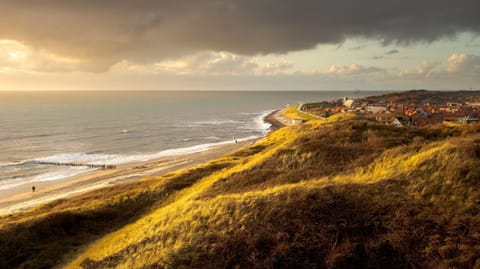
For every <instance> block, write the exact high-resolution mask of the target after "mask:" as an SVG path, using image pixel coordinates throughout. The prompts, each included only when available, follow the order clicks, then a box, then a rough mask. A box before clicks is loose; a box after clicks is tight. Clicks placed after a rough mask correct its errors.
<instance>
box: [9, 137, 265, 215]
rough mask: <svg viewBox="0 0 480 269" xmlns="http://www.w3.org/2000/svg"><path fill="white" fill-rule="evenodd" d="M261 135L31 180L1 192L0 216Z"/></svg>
mask: <svg viewBox="0 0 480 269" xmlns="http://www.w3.org/2000/svg"><path fill="white" fill-rule="evenodd" d="M259 139H262V137H259V138H255V139H249V140H244V141H239V142H238V143H235V142H233V141H232V143H228V144H226V145H222V146H218V147H214V148H210V149H207V150H204V151H200V152H195V153H187V154H180V155H176V156H171V157H162V158H158V159H152V160H149V161H145V162H135V163H129V164H123V165H119V166H118V167H117V168H116V169H111V170H95V171H90V172H86V173H84V174H80V175H77V176H73V177H68V178H65V179H61V180H55V181H45V182H37V183H35V187H36V189H37V190H36V191H35V192H34V193H33V192H32V191H31V189H30V187H31V186H30V185H27V184H25V185H22V186H19V187H14V188H11V189H8V190H6V191H3V193H2V194H1V195H0V215H6V214H11V213H15V212H22V211H26V210H29V209H32V208H34V207H37V206H40V205H44V204H46V203H49V202H53V201H55V200H58V199H65V198H68V197H72V196H75V195H79V194H82V193H86V192H89V191H93V190H97V189H100V188H103V187H107V186H113V185H117V184H122V183H128V182H134V181H137V180H141V179H143V178H148V177H155V176H161V175H165V174H167V173H169V172H173V171H176V170H180V169H184V168H189V167H194V166H196V165H199V164H202V163H206V162H208V161H211V160H214V159H217V158H220V157H222V156H225V155H227V154H229V153H232V152H234V151H236V150H239V149H241V148H243V147H245V146H248V145H250V144H252V143H255V142H256V141H258V140H259Z"/></svg>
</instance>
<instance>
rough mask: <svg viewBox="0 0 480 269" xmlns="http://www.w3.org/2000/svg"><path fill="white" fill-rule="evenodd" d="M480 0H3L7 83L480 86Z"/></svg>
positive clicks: (78, 86)
mask: <svg viewBox="0 0 480 269" xmlns="http://www.w3.org/2000/svg"><path fill="white" fill-rule="evenodd" d="M479 10H480V1H478V0H456V1H451V0H421V1H418V0H416V1H413V0H402V1H400V0H388V1H386V0H363V1H359V0H315V1H313V0H312V1H309V0H202V1H199V0H158V1H154V0H135V1H130V0H79V1H71V0H42V1H38V0H0V12H1V16H0V91H16V90H29V91H30V90H329V91H336V90H357V89H358V90H409V89H431V90H468V89H474V90H475V89H476V90H480V37H479V33H480V15H479V14H480V13H479Z"/></svg>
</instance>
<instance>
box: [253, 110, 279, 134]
mask: <svg viewBox="0 0 480 269" xmlns="http://www.w3.org/2000/svg"><path fill="white" fill-rule="evenodd" d="M273 111H275V110H268V111H264V112H263V113H262V114H261V115H259V116H257V117H255V118H254V119H253V121H254V123H255V128H256V129H257V130H258V131H260V132H262V134H266V133H267V132H268V130H269V129H270V127H272V124H270V123H268V122H266V121H265V117H266V116H268V115H269V114H270V113H272V112H273Z"/></svg>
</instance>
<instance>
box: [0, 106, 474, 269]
mask: <svg viewBox="0 0 480 269" xmlns="http://www.w3.org/2000/svg"><path fill="white" fill-rule="evenodd" d="M479 130H480V127H479V126H478V125H471V126H464V125H454V126H453V125H451V126H441V125H440V126H434V127H429V128H423V129H410V128H396V127H389V126H384V125H380V124H377V123H375V122H372V121H369V120H366V119H362V118H357V117H356V116H354V115H351V114H341V115H337V116H333V117H331V118H329V119H328V120H325V121H310V122H309V124H306V125H304V126H292V127H288V128H283V129H280V130H278V131H276V132H274V133H272V134H270V135H269V136H268V137H267V138H266V139H265V140H264V141H261V142H259V143H257V144H256V145H254V146H251V147H249V148H245V149H243V150H241V151H238V152H236V153H234V154H232V155H230V156H226V157H224V158H221V159H219V160H217V161H215V162H211V163H209V164H205V165H202V166H199V167H197V168H195V169H191V170H185V171H179V172H177V173H172V174H170V175H166V176H164V177H160V178H153V179H147V180H144V181H141V182H138V183H131V184H125V185H122V186H120V187H114V188H110V189H106V190H99V191H96V192H93V193H89V194H85V195H82V196H79V197H75V198H72V199H68V200H64V201H60V202H56V203H54V204H50V205H47V206H45V207H42V208H39V209H36V210H34V211H32V212H27V213H23V214H19V215H13V216H9V217H5V218H3V219H2V223H3V224H2V229H1V231H0V240H2V241H1V243H2V244H1V245H0V246H1V248H0V257H1V258H0V267H2V268H13V267H22V266H23V267H24V268H31V267H35V268H48V267H51V266H54V265H65V264H66V267H67V268H474V267H475V266H480V216H479V213H480V134H479ZM106 197H107V198H106ZM97 239H98V240H97ZM94 240H95V241H94ZM47 241H48V242H47ZM29 242H32V243H29ZM63 246H66V247H65V248H63V249H64V251H60V249H61V247H63ZM80 247H81V248H80ZM19 248H20V249H21V250H22V251H20V252H18V251H17V250H18V249H19ZM60 252H61V253H65V256H64V258H63V260H60V261H59V260H57V259H54V257H55V255H58V253H60ZM18 253H21V254H18ZM64 261H68V262H65V263H64Z"/></svg>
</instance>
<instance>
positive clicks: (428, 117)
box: [309, 95, 480, 127]
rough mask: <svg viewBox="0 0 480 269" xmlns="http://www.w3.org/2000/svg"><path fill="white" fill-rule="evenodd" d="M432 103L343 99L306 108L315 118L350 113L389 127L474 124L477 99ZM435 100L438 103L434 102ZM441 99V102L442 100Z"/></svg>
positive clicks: (476, 120) (438, 97)
mask: <svg viewBox="0 0 480 269" xmlns="http://www.w3.org/2000/svg"><path fill="white" fill-rule="evenodd" d="M435 97H437V98H436V99H435V98H432V99H435V100H436V102H435V103H436V104H430V103H429V102H418V101H417V102H416V103H414V101H413V100H410V101H397V102H393V101H389V100H382V99H378V98H377V99H376V100H375V101H374V102H371V103H368V102H364V101H362V99H360V100H356V99H350V98H348V97H345V98H343V99H340V100H336V101H330V104H332V105H331V106H325V105H324V106H321V107H316V108H315V107H314V106H311V107H310V109H309V110H310V111H311V112H312V113H314V114H316V115H319V116H323V117H328V116H331V115H334V114H337V113H344V112H353V113H359V114H362V115H365V116H367V117H372V118H375V120H377V121H378V122H382V123H385V124H387V125H393V126H399V127H400V126H417V127H421V126H425V125H431V124H439V123H442V122H444V121H448V122H457V123H472V122H478V121H479V120H478V119H479V111H480V96H473V97H466V99H468V100H469V102H462V101H457V100H449V99H448V98H447V97H445V96H441V95H440V96H435ZM438 99H440V100H442V101H440V102H439V101H438ZM443 100H444V101H443Z"/></svg>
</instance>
